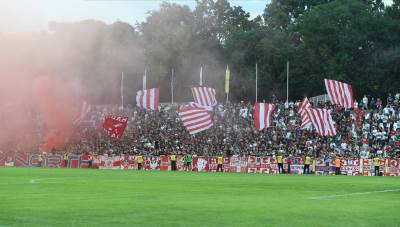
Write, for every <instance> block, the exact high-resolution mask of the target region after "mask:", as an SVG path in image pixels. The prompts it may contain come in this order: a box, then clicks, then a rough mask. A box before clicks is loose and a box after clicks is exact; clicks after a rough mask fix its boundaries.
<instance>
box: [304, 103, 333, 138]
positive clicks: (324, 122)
mask: <svg viewBox="0 0 400 227" xmlns="http://www.w3.org/2000/svg"><path fill="white" fill-rule="evenodd" d="M306 112H307V115H308V117H309V118H310V120H311V122H312V124H313V126H314V128H315V129H316V130H317V133H318V135H320V136H334V135H336V128H335V122H334V121H333V119H332V116H331V113H330V112H329V111H328V110H327V109H312V108H309V109H306Z"/></svg>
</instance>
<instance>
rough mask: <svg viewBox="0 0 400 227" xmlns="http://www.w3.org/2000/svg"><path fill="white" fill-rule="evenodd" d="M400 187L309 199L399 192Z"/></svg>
mask: <svg viewBox="0 0 400 227" xmlns="http://www.w3.org/2000/svg"><path fill="white" fill-rule="evenodd" d="M399 191H400V189H387V190H381V191H369V192H354V193H347V194H339V195H325V196H316V197H309V199H332V198H337V197H346V196H353V195H368V194H373V193H385V192H399Z"/></svg>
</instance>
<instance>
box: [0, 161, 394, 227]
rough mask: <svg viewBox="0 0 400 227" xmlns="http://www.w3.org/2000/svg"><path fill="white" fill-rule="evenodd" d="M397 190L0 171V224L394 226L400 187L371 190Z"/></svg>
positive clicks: (385, 183)
mask: <svg viewBox="0 0 400 227" xmlns="http://www.w3.org/2000/svg"><path fill="white" fill-rule="evenodd" d="M397 189H399V190H400V178H396V177H347V176H287V175H261V174H256V175H255V174H234V173H232V174H229V173H224V174H218V173H193V172H138V171H115V170H95V169H41V168H1V169H0V226H399V225H400V191H387V192H377V191H382V190H397ZM374 191H375V192H374ZM359 192H367V193H359ZM370 192H371V193H370ZM351 193H356V194H351ZM357 193H358V194H357ZM332 195H341V196H337V197H325V196H332ZM316 197H317V198H316Z"/></svg>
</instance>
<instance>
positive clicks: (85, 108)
mask: <svg viewBox="0 0 400 227" xmlns="http://www.w3.org/2000/svg"><path fill="white" fill-rule="evenodd" d="M90 109H91V107H90V104H88V103H87V102H85V101H84V102H83V103H82V107H81V112H80V114H79V116H78V117H77V118H75V120H74V122H73V124H74V126H78V125H79V124H80V123H81V122H82V121H83V119H84V118H85V116H86V115H87V114H88V113H89V112H90Z"/></svg>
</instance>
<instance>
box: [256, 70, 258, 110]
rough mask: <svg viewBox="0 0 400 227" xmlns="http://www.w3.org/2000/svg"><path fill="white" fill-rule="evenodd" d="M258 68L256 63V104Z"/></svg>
mask: <svg viewBox="0 0 400 227" xmlns="http://www.w3.org/2000/svg"><path fill="white" fill-rule="evenodd" d="M257 83H258V67H257V63H256V103H257V102H258V84H257Z"/></svg>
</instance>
